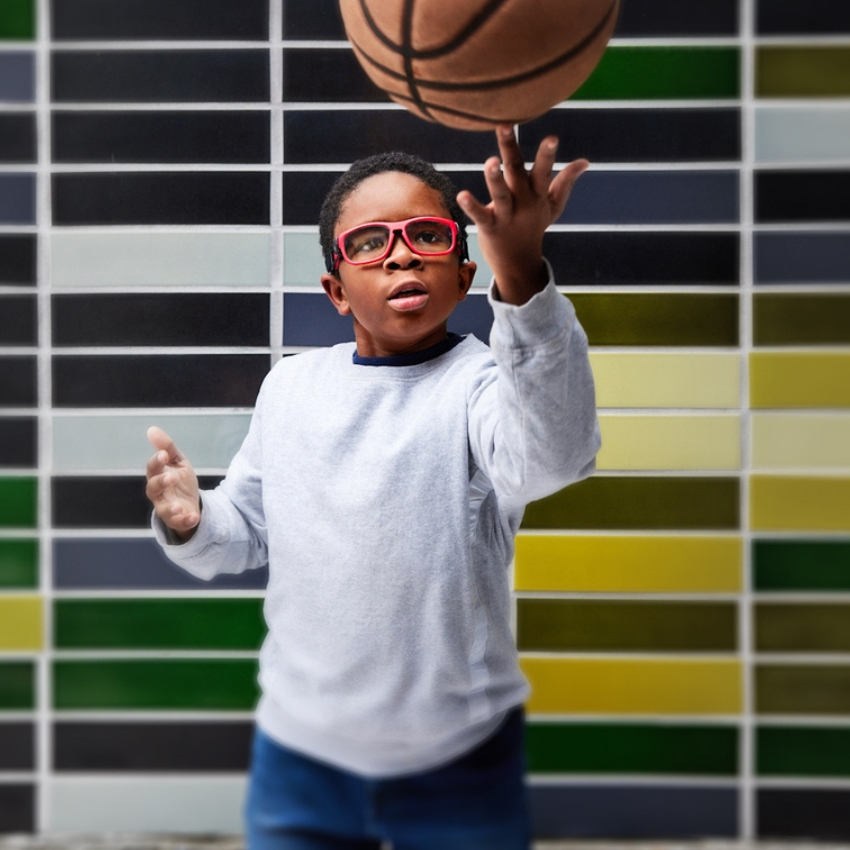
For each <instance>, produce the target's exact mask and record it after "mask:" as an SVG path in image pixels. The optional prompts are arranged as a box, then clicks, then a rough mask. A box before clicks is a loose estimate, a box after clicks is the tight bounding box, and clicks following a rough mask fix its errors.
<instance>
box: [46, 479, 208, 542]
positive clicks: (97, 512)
mask: <svg viewBox="0 0 850 850" xmlns="http://www.w3.org/2000/svg"><path fill="white" fill-rule="evenodd" d="M219 480H220V478H213V477H210V476H198V481H199V483H200V485H201V487H202V488H203V489H209V488H211V487H215V485H216V484H217V483H218V482H219ZM50 492H51V501H52V505H53V508H52V509H53V524H54V526H55V527H56V528H150V521H151V503H150V502H149V501H148V500H147V497H146V496H145V475H144V470H140V471H139V474H138V475H134V476H124V477H111V476H110V477H107V476H92V477H79V478H70V477H68V478H65V477H58V478H54V479H53V480H52V481H51V484H50Z"/></svg>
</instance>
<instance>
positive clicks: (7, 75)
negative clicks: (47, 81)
mask: <svg viewBox="0 0 850 850" xmlns="http://www.w3.org/2000/svg"><path fill="white" fill-rule="evenodd" d="M34 100H35V54H34V53H24V52H18V51H11V50H10V51H8V52H7V51H0V103H2V102H3V101H9V102H11V103H32V102H33V101H34Z"/></svg>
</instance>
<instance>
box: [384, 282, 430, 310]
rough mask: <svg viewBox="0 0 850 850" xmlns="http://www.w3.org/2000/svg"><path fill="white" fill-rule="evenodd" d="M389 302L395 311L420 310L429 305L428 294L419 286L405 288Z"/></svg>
mask: <svg viewBox="0 0 850 850" xmlns="http://www.w3.org/2000/svg"><path fill="white" fill-rule="evenodd" d="M389 301H390V304H392V306H393V309H395V310H418V309H419V308H420V307H423V306H425V304H427V303H428V293H427V292H426V291H425V290H424V289H422V288H421V287H418V286H404V287H402V288H401V289H399V291H398V292H394V293H393V294H392V295H391V296H390V297H389Z"/></svg>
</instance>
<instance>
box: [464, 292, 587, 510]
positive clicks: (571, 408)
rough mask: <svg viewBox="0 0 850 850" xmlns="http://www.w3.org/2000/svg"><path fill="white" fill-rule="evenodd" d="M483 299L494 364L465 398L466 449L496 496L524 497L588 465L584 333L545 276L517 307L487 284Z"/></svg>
mask: <svg viewBox="0 0 850 850" xmlns="http://www.w3.org/2000/svg"><path fill="white" fill-rule="evenodd" d="M489 297H490V304H491V305H492V307H493V312H494V314H495V322H494V325H493V330H492V331H491V334H490V348H491V350H492V353H493V357H494V359H495V361H496V370H495V375H491V376H490V377H485V378H482V380H481V381H480V382H479V383H478V384H477V385H476V386H475V388H474V390H473V392H472V394H471V397H470V400H469V415H470V444H471V451H472V455H473V459H474V462H475V464H476V466H477V467H478V468H479V469H480V470H482V471H483V472H484V474H485V475H486V476H487V477H488V478H489V480H490V482H491V483H492V485H493V487H494V489H495V491H496V494H497V495H498V496H499V497H500V498H502V499H508V500H517V501H519V502H522V503H527V502H529V501H532V500H534V499H539V498H542V497H543V496H546V495H549V494H550V493H553V492H555V491H557V490H560V489H561V488H563V487H566V486H567V485H568V484H570V483H572V482H574V481H578V480H580V479H582V478H586V477H587V476H588V475H590V474H591V473H592V472H593V471H594V469H595V455H596V453H597V452H598V450H599V447H600V445H601V440H600V435H599V422H598V419H597V416H596V398H595V391H594V385H593V375H592V373H591V370H590V363H589V360H588V353H587V336H586V334H585V332H584V330H583V328H582V327H581V325H580V324H579V323H578V320H577V319H576V315H575V310H574V309H573V306H572V304H571V303H570V302H569V301H568V300H567V299H566V298H565V297H564V296H563V295H561V294H559V293H558V291H557V289H556V288H555V285H554V282H553V280H552V279H551V276H550V280H549V283H548V285H547V286H546V288H545V289H544V290H543V291H542V292H540V293H538V294H537V295H535V296H534V297H533V298H532V299H531V300H530V301H528V302H527V303H526V304H523V305H522V306H520V307H516V306H513V305H509V304H505V303H503V302H501V301H499V300H498V299H497V298H496V297H495V295H494V291H493V288H492V287H491V291H490V296H489Z"/></svg>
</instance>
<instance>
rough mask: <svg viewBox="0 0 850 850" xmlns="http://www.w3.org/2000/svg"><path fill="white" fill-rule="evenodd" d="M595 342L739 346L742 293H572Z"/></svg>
mask: <svg viewBox="0 0 850 850" xmlns="http://www.w3.org/2000/svg"><path fill="white" fill-rule="evenodd" d="M569 298H570V301H572V302H573V304H574V305H575V308H576V313H577V314H578V316H579V318H580V319H581V324H582V327H583V328H584V329H585V331H586V332H587V337H588V340H589V341H590V344H591V345H665V346H666V345H683V346H684V345H711V346H736V345H738V314H739V313H738V296H737V295H689V294H683V293H671V294H666V293H658V294H655V293H647V294H641V293H612V294H595V293H576V294H570V296H569Z"/></svg>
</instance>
